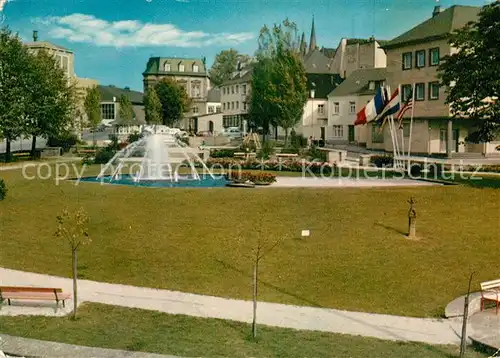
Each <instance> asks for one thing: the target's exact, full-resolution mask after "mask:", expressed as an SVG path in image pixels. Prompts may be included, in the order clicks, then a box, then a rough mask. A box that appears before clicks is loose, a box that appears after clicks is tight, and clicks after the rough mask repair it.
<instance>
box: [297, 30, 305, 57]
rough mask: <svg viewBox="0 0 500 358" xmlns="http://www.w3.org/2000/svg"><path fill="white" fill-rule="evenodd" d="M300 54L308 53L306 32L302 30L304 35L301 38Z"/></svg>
mask: <svg viewBox="0 0 500 358" xmlns="http://www.w3.org/2000/svg"><path fill="white" fill-rule="evenodd" d="M299 51H300V55H301V56H304V55H305V54H306V34H305V33H304V32H302V37H301V38H300V47H299Z"/></svg>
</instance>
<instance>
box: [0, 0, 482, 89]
mask: <svg viewBox="0 0 500 358" xmlns="http://www.w3.org/2000/svg"><path fill="white" fill-rule="evenodd" d="M486 3H488V1H487V0H439V1H436V0H300V1H299V0H0V22H3V25H4V26H5V25H7V26H9V28H10V29H12V30H13V31H15V32H18V33H19V35H20V37H21V38H22V39H23V40H24V41H31V40H32V31H33V30H37V31H38V34H39V35H38V36H39V41H49V42H52V43H54V44H57V45H60V46H63V47H66V48H69V49H71V50H72V51H73V52H74V53H75V72H76V74H77V75H78V76H79V77H88V78H94V79H97V80H98V81H99V82H100V84H102V85H110V84H112V85H115V86H117V87H125V86H128V87H130V88H131V89H134V90H138V91H142V89H143V85H142V73H143V72H144V70H145V69H146V63H147V61H148V59H149V57H151V56H160V57H189V58H202V57H206V59H207V65H208V66H211V64H212V62H213V60H214V58H215V55H216V54H217V53H218V52H220V51H221V50H225V49H229V48H234V49H236V50H238V51H240V52H241V53H245V54H249V55H253V54H254V52H255V49H256V47H257V37H258V34H259V30H260V28H261V27H262V26H263V25H265V24H266V25H268V26H271V25H272V24H274V23H279V22H281V21H282V20H284V19H285V18H287V17H288V18H289V19H290V20H292V21H294V22H295V23H296V24H297V26H298V28H299V31H300V32H302V31H304V32H305V33H306V39H307V41H309V35H310V29H311V22H312V18H313V16H314V19H315V20H314V21H315V27H316V39H317V44H318V46H319V47H322V46H324V47H330V48H336V47H337V46H338V43H339V41H340V39H341V38H343V37H347V38H351V37H357V38H369V37H370V36H372V35H373V36H375V37H376V38H377V39H383V40H390V39H392V38H394V37H396V36H398V35H399V34H401V33H403V32H405V31H407V30H409V29H410V28H412V27H413V26H415V25H417V24H418V23H420V22H422V21H425V20H426V19H427V18H429V17H430V16H431V14H432V10H433V8H434V6H436V5H440V6H441V7H442V8H447V7H450V6H452V5H473V6H482V5H485V4H486Z"/></svg>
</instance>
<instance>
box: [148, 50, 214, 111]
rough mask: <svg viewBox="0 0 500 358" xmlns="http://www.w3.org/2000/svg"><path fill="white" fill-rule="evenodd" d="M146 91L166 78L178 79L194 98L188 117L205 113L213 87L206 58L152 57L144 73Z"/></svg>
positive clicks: (190, 96) (191, 97) (189, 95)
mask: <svg viewBox="0 0 500 358" xmlns="http://www.w3.org/2000/svg"><path fill="white" fill-rule="evenodd" d="M142 76H143V81H144V93H146V91H147V89H148V87H150V86H154V85H155V84H156V83H158V82H159V81H161V80H162V79H164V78H171V79H174V80H176V81H177V82H178V83H179V84H180V85H181V86H182V87H183V88H184V89H185V90H186V92H187V94H188V97H189V98H190V99H191V100H192V105H191V109H190V111H189V112H188V113H186V115H185V116H186V117H193V116H197V115H202V114H205V110H206V109H207V96H208V91H209V90H210V88H211V84H210V78H209V77H208V73H207V68H206V65H205V59H190V58H176V57H151V58H150V59H149V61H148V63H147V65H146V71H144V73H143V74H142Z"/></svg>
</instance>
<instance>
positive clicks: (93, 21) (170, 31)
mask: <svg viewBox="0 0 500 358" xmlns="http://www.w3.org/2000/svg"><path fill="white" fill-rule="evenodd" d="M1 1H5V0H0V2H1ZM34 22H36V23H38V24H41V25H45V26H48V27H49V35H50V36H51V37H53V38H56V39H66V40H68V41H70V42H87V43H93V44H95V45H97V46H112V47H141V46H175V47H202V46H210V45H228V46H231V45H237V44H240V43H243V42H246V41H248V40H251V39H253V38H254V35H253V34H252V33H249V32H240V33H206V32H203V31H184V30H181V29H179V28H177V27H176V26H175V25H172V24H153V23H143V22H141V21H138V20H126V21H114V22H109V21H106V20H102V19H98V18H96V17H95V16H92V15H85V14H71V15H68V16H63V17H44V18H39V19H34Z"/></svg>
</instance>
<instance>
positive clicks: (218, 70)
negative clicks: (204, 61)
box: [208, 48, 250, 86]
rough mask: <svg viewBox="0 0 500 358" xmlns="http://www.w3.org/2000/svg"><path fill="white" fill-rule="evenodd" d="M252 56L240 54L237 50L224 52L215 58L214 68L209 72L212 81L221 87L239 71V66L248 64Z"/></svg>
mask: <svg viewBox="0 0 500 358" xmlns="http://www.w3.org/2000/svg"><path fill="white" fill-rule="evenodd" d="M249 60H250V56H248V55H243V54H240V53H239V52H238V51H237V50H235V49H232V48H231V49H229V50H222V51H221V52H219V53H218V54H217V55H216V56H215V60H214V63H213V65H212V68H211V69H210V70H209V71H208V74H209V75H210V80H211V81H212V82H213V83H214V84H215V85H216V86H220V85H221V84H222V83H223V82H224V81H227V80H229V79H230V78H231V74H232V73H233V72H235V71H236V70H237V69H238V64H247V63H248V62H249Z"/></svg>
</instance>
